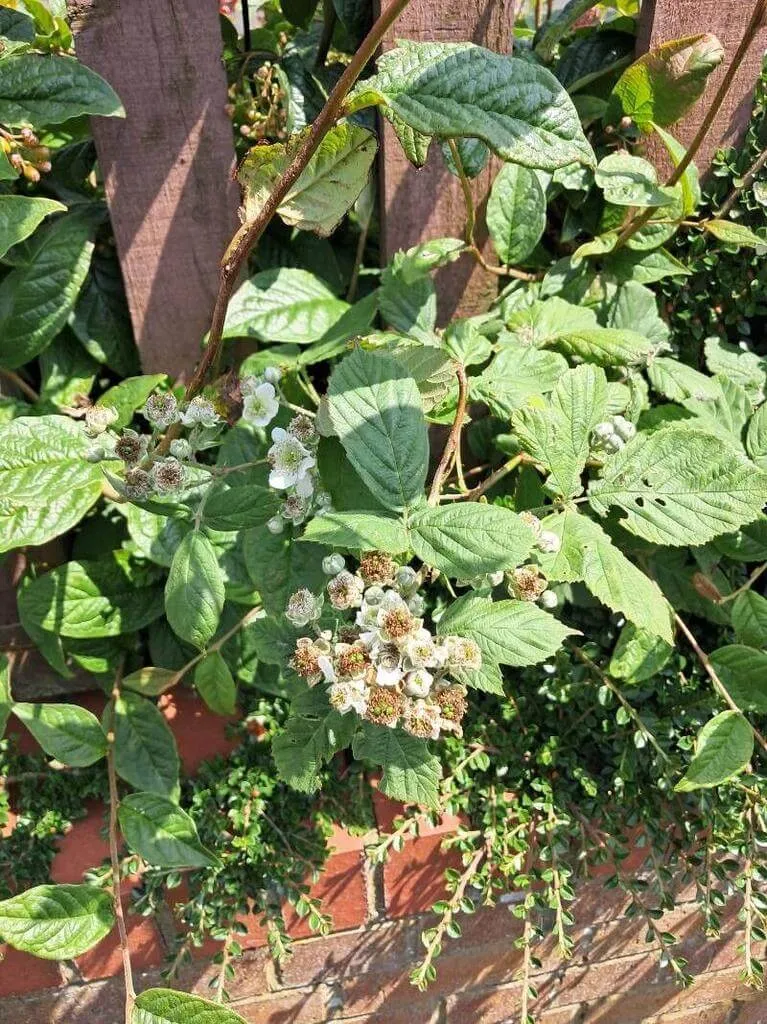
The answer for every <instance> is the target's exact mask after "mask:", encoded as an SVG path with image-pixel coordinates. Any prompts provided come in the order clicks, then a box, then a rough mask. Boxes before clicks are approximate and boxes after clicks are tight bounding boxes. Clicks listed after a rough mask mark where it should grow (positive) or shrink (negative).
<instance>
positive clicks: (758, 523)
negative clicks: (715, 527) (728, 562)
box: [713, 515, 767, 562]
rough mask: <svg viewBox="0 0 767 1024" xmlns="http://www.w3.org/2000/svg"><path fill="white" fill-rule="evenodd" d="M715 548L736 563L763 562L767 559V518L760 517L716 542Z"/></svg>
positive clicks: (718, 538) (717, 539)
mask: <svg viewBox="0 0 767 1024" xmlns="http://www.w3.org/2000/svg"><path fill="white" fill-rule="evenodd" d="M713 543H714V547H715V548H716V550H717V551H720V552H721V553H722V554H723V555H726V556H727V558H734V559H735V561H736V562H761V561H764V560H765V559H767V516H765V515H760V516H757V518H756V519H755V520H754V522H753V523H747V524H746V525H745V526H743V527H742V528H741V529H740V530H738V532H737V533H730V534H726V535H724V536H723V537H717V538H716V539H715V540H714V542H713Z"/></svg>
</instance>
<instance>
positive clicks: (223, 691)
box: [194, 651, 237, 715]
mask: <svg viewBox="0 0 767 1024" xmlns="http://www.w3.org/2000/svg"><path fill="white" fill-rule="evenodd" d="M194 685H195V686H196V687H197V692H198V693H199V694H200V696H201V697H202V699H203V700H204V701H205V703H206V704H207V705H208V707H209V708H210V710H211V711H215V713H216V714H217V715H233V714H234V712H235V710H236V703H237V686H236V684H235V682H234V679H233V678H232V673H231V672H230V671H229V666H228V665H227V663H226V662H225V661H224V659H223V657H222V656H221V654H220V653H219V652H218V651H211V653H210V654H207V655H206V656H205V657H204V658H203V659H202V661H201V662H200V663H199V664H198V665H197V668H196V669H195V670H194Z"/></svg>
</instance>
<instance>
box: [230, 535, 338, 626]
mask: <svg viewBox="0 0 767 1024" xmlns="http://www.w3.org/2000/svg"><path fill="white" fill-rule="evenodd" d="M326 554H328V550H327V548H324V547H321V546H320V545H318V544H300V545H299V544H296V543H295V542H294V541H293V539H292V538H291V536H290V535H289V534H286V533H281V534H277V535H275V534H273V533H269V531H268V530H264V529H261V530H249V531H248V532H247V533H246V534H245V536H244V557H245V564H246V566H247V569H248V573H249V574H250V578H251V580H252V581H253V584H254V586H255V587H256V589H257V590H258V593H259V596H260V598H261V603H262V605H263V606H264V608H265V609H266V611H267V612H268V613H269V614H270V615H275V616H282V615H284V613H285V608H286V607H287V604H288V598H289V597H290V595H291V594H293V593H295V591H296V590H298V589H299V588H301V587H308V588H309V590H312V591H313V592H315V593H316V592H318V591H319V590H321V589H322V588H323V587H324V585H325V583H326V582H327V576H326V575H325V574H324V573H323V571H322V559H323V558H324V556H325V555H326Z"/></svg>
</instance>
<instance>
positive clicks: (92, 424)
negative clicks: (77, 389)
mask: <svg viewBox="0 0 767 1024" xmlns="http://www.w3.org/2000/svg"><path fill="white" fill-rule="evenodd" d="M141 414H142V416H143V417H144V419H145V420H146V421H147V422H148V423H149V425H150V427H151V428H152V433H151V434H139V433H137V432H136V431H135V430H132V429H130V428H125V429H124V430H123V431H122V432H121V433H119V434H118V433H116V432H114V431H113V430H112V429H111V428H112V425H113V424H114V423H115V422H116V421H117V419H118V414H117V412H116V410H115V409H113V408H111V407H110V406H103V405H92V406H90V407H89V408H88V409H87V410H86V413H85V433H86V435H87V436H88V437H89V438H90V439H91V441H92V442H93V443H92V444H91V446H90V448H89V449H88V451H87V453H86V458H87V459H88V461H89V462H102V461H104V460H110V461H111V460H119V461H121V462H122V463H123V475H122V477H115V476H112V475H110V480H111V481H112V482H113V484H114V486H115V489H116V490H118V491H119V492H120V493H121V494H123V495H124V496H125V497H126V498H130V499H132V500H138V501H140V500H142V499H146V498H149V497H151V496H152V495H153V494H159V495H163V494H172V493H173V492H174V491H178V490H180V489H181V488H182V487H183V486H184V484H185V482H186V478H187V470H186V465H185V463H190V462H193V460H194V456H195V453H196V452H198V451H201V450H202V449H204V448H208V447H210V446H211V445H212V444H215V443H216V442H217V439H218V435H219V434H220V432H221V429H222V427H223V422H224V421H223V420H222V418H221V416H219V414H218V412H217V411H216V408H215V406H214V405H213V403H212V402H211V401H210V400H209V399H207V398H203V397H202V396H198V397H197V398H193V399H192V400H191V401H189V402H187V403H186V404H185V405H184V406H180V405H179V403H178V400H177V399H176V396H175V395H174V394H173V393H172V392H169V391H166V392H155V393H154V394H152V395H150V396H149V398H147V400H146V402H145V404H144V407H143V408H142V409H141ZM176 423H178V424H180V425H181V426H182V427H185V428H186V429H187V431H188V435H187V437H178V438H174V439H173V440H172V441H171V442H170V444H169V446H168V454H167V455H155V454H154V447H155V444H156V442H157V440H158V437H159V435H160V434H161V433H162V432H163V431H165V430H167V429H168V427H170V426H172V425H173V424H176Z"/></svg>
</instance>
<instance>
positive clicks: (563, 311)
mask: <svg viewBox="0 0 767 1024" xmlns="http://www.w3.org/2000/svg"><path fill="white" fill-rule="evenodd" d="M506 326H507V328H508V330H507V331H504V332H502V333H501V335H500V337H499V339H498V341H499V344H500V345H501V347H503V346H504V345H506V344H508V343H509V342H514V343H516V344H518V345H527V346H532V347H533V348H544V347H545V346H547V345H551V344H553V343H554V342H555V341H556V339H557V338H558V337H559V336H560V335H561V334H566V333H568V332H569V331H578V330H588V329H590V328H592V327H597V326H598V324H597V315H596V313H595V312H594V310H593V309H587V308H586V307H585V306H576V305H574V304H573V303H572V302H566V301H565V300H564V299H560V298H559V297H558V296H554V297H552V298H549V299H546V300H545V301H543V302H540V301H539V302H533V303H532V304H531V305H530V306H525V307H524V308H523V309H517V310H514V311H513V312H511V313H510V314H509V315H508V316H507V317H506Z"/></svg>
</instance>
